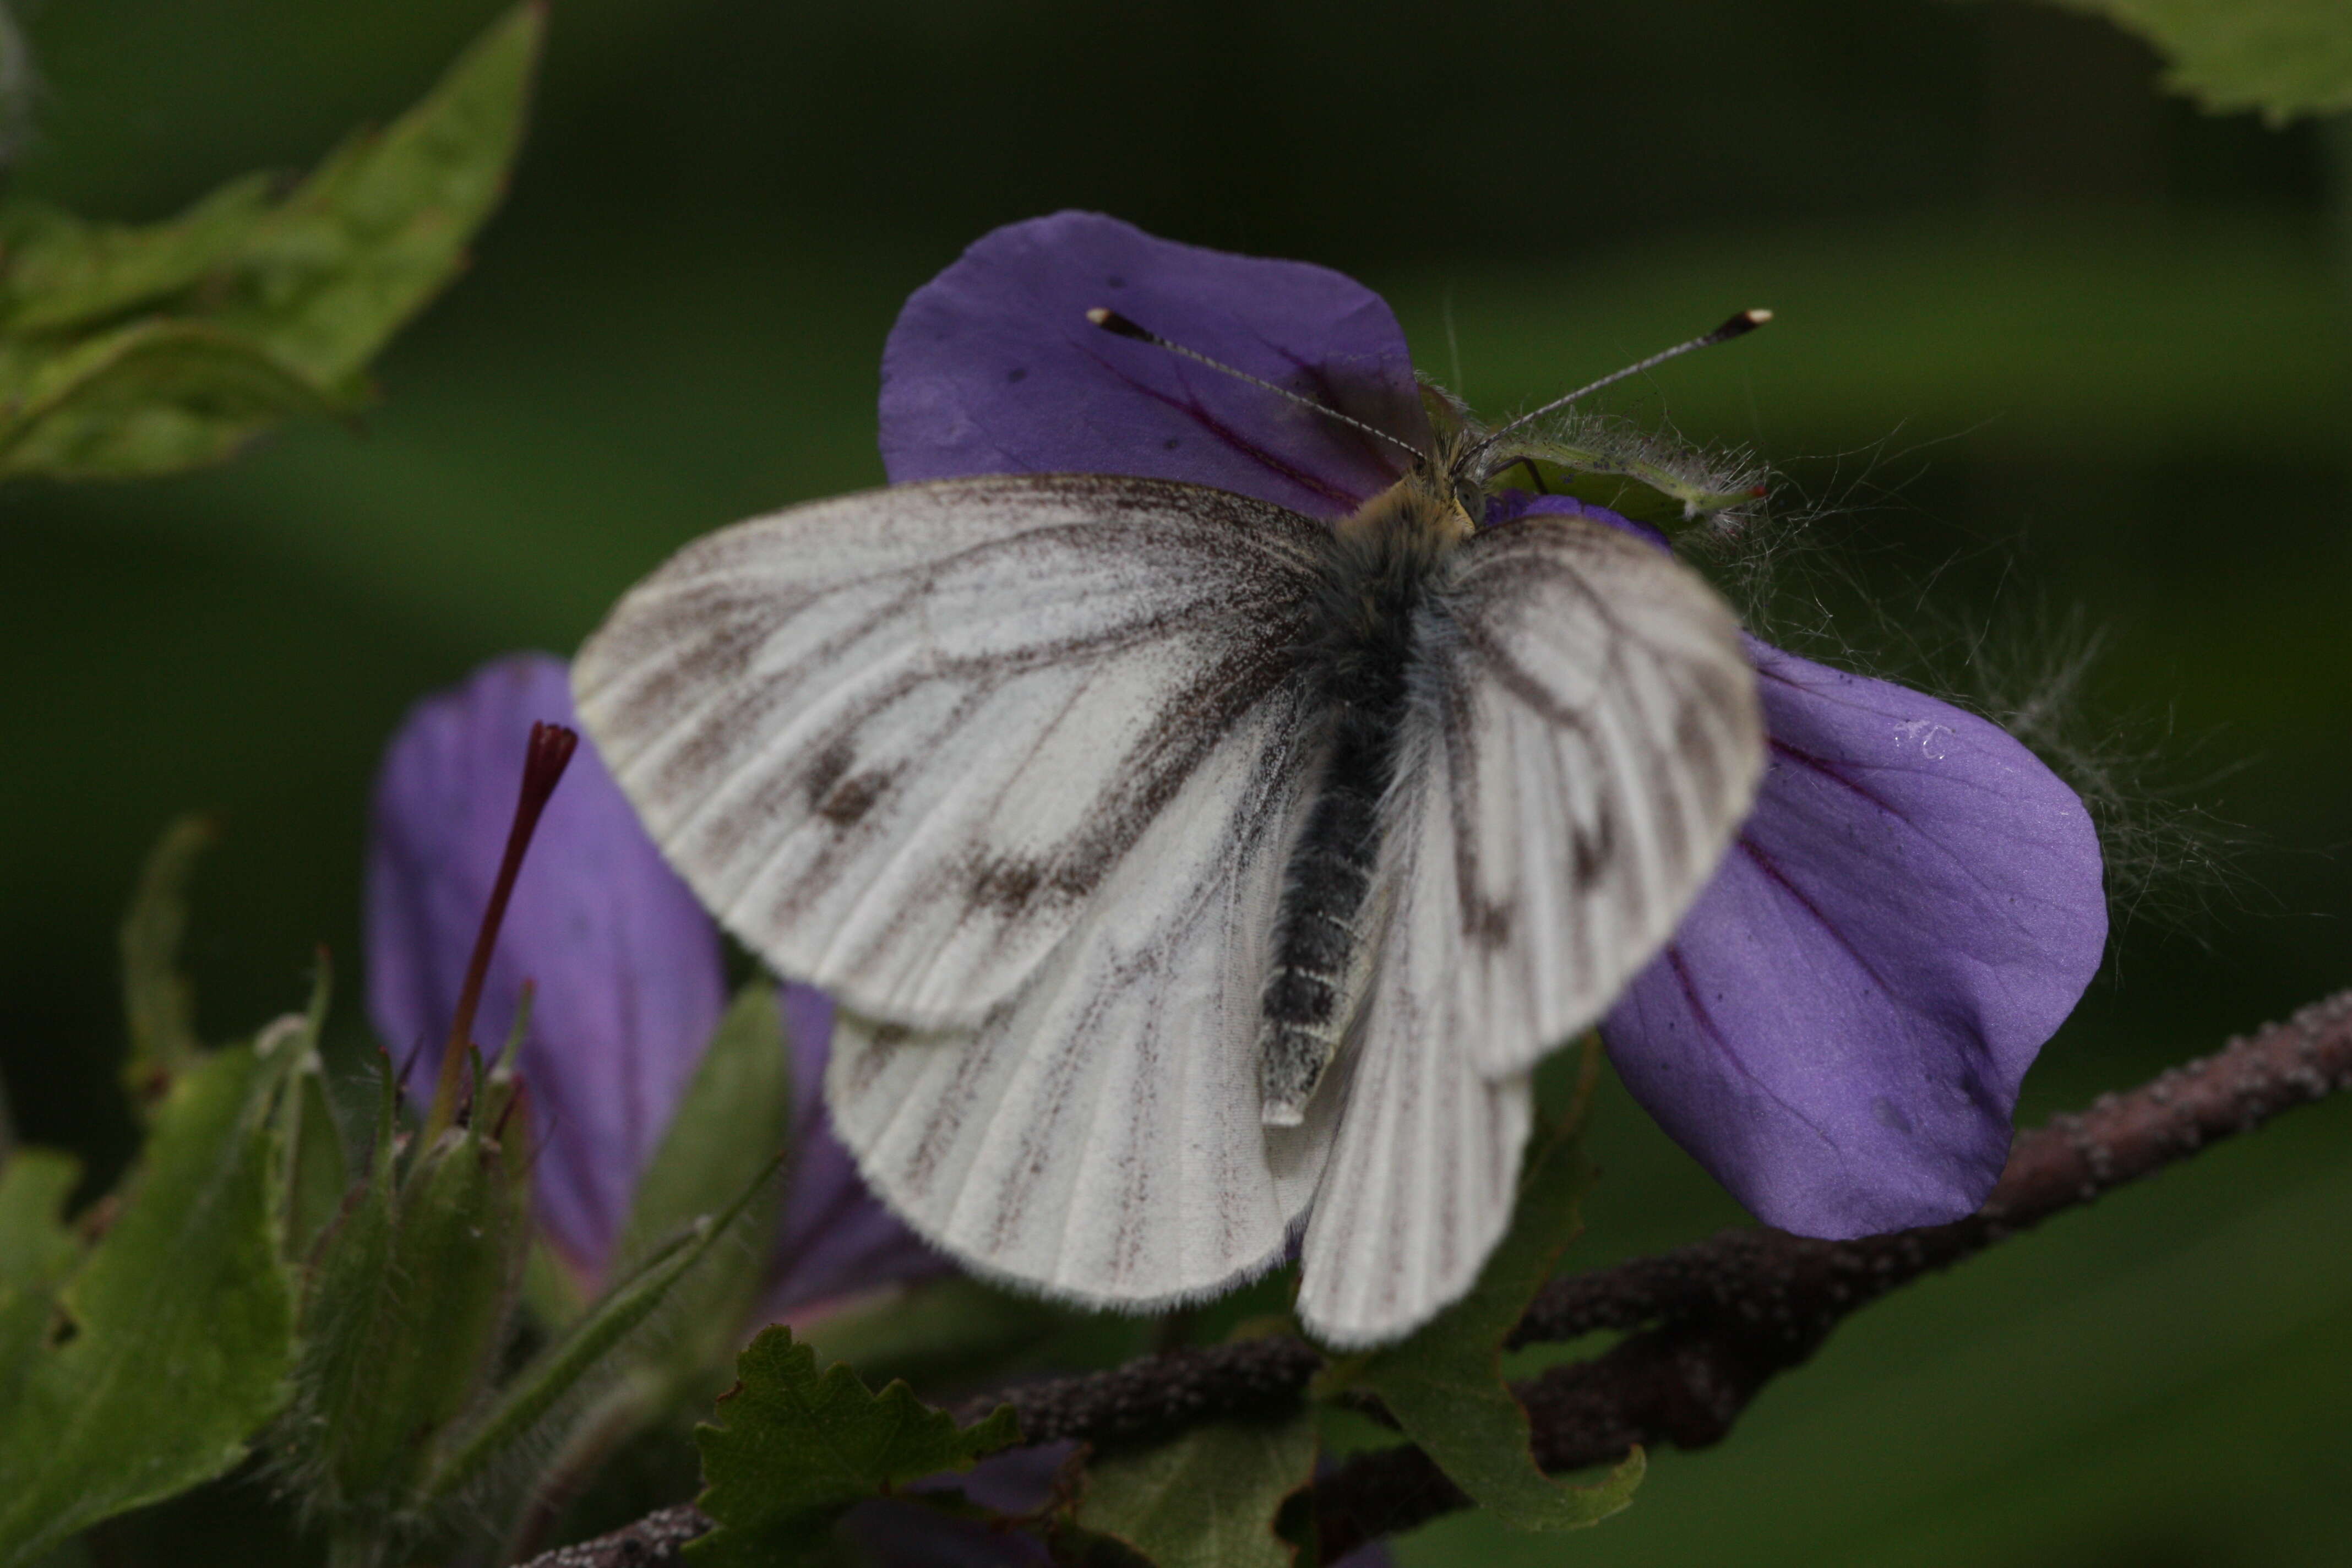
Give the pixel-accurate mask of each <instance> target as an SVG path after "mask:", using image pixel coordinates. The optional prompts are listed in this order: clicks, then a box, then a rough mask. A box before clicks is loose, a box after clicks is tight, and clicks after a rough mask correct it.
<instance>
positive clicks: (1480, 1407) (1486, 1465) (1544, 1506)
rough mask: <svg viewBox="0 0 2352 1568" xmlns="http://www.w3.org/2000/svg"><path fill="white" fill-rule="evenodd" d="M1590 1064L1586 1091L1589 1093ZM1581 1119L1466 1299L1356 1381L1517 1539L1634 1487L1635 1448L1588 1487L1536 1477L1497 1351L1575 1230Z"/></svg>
mask: <svg viewBox="0 0 2352 1568" xmlns="http://www.w3.org/2000/svg"><path fill="white" fill-rule="evenodd" d="M1592 1059H1593V1058H1590V1057H1588V1058H1587V1061H1588V1072H1587V1083H1588V1084H1589V1083H1590V1078H1591V1074H1590V1064H1591V1061H1592ZM1581 1119H1582V1118H1581V1108H1579V1110H1577V1111H1575V1112H1572V1113H1571V1114H1570V1116H1569V1117H1568V1119H1567V1120H1566V1121H1563V1122H1562V1123H1561V1124H1559V1126H1558V1127H1557V1128H1555V1129H1553V1130H1551V1131H1548V1132H1546V1133H1545V1134H1543V1135H1541V1136H1540V1138H1539V1140H1538V1144H1537V1146H1536V1147H1535V1148H1534V1149H1533V1150H1532V1151H1531V1152H1530V1156H1529V1158H1528V1166H1527V1170H1526V1173H1524V1174H1523V1175H1522V1177H1521V1178H1520V1183H1519V1199H1518V1206H1517V1210H1516V1211H1515V1212H1514V1213H1513V1215H1512V1216H1511V1228H1510V1232H1509V1234H1507V1236H1505V1237H1503V1241H1502V1245H1500V1246H1499V1247H1496V1249H1495V1255H1494V1256H1493V1257H1492V1258H1488V1259H1487V1260H1486V1268H1485V1270H1484V1271H1483V1272H1481V1273H1480V1275H1479V1276H1478V1283H1477V1285H1476V1286H1475V1287H1474V1288H1473V1289H1471V1291H1470V1294H1469V1295H1467V1296H1465V1297H1464V1298H1463V1299H1462V1300H1459V1301H1457V1302H1455V1303H1454V1305H1453V1306H1452V1307H1450V1308H1448V1309H1447V1310H1445V1311H1444V1312H1441V1313H1440V1314H1438V1316H1437V1317H1436V1319H1435V1320H1434V1321H1432V1322H1430V1323H1429V1324H1427V1325H1426V1326H1425V1327H1423V1329H1422V1330H1421V1331H1420V1332H1418V1333H1416V1334H1414V1335H1413V1336H1412V1338H1411V1339H1409V1340H1407V1341H1405V1342H1403V1343H1402V1344H1401V1345H1398V1346H1396V1347H1395V1348H1393V1349H1391V1350H1387V1351H1381V1352H1377V1353H1375V1354H1373V1355H1371V1356H1370V1357H1369V1358H1367V1359H1366V1360H1365V1361H1363V1362H1362V1363H1360V1365H1359V1366H1358V1367H1357V1368H1356V1369H1355V1375H1356V1377H1358V1378H1359V1379H1360V1380H1361V1381H1362V1382H1364V1383H1366V1384H1370V1386H1371V1387H1372V1388H1373V1389H1374V1390H1375V1391H1376V1392H1377V1393H1378V1394H1380V1396H1381V1399H1382V1401H1384V1402H1385V1403H1386V1404H1387V1405H1388V1407H1389V1411H1390V1413H1391V1414H1392V1415H1395V1416H1396V1418H1397V1423H1398V1425H1400V1426H1402V1427H1403V1428H1404V1432H1405V1435H1406V1436H1409V1437H1411V1438H1412V1440H1413V1441H1414V1442H1416V1443H1418V1444H1420V1445H1421V1446H1422V1447H1423V1449H1424V1450H1426V1451H1427V1453H1428V1455H1429V1457H1430V1458H1433V1459H1434V1460H1436V1461H1437V1465H1438V1468H1441V1469H1443V1470H1444V1472H1445V1473H1446V1474H1447V1475H1448V1476H1450V1477H1451V1478H1453V1479H1454V1484H1455V1485H1457V1486H1459V1487H1460V1488H1461V1489H1463V1490H1464V1491H1465V1492H1467V1493H1469V1494H1470V1496H1471V1497H1472V1498H1473V1499H1475V1500H1476V1501H1477V1502H1478V1503H1479V1504H1480V1505H1481V1506H1483V1507H1485V1508H1486V1509H1487V1510H1489V1511H1491V1512H1492V1513H1494V1514H1495V1515H1496V1517H1497V1518H1499V1519H1501V1520H1503V1521H1505V1522H1507V1523H1509V1524H1512V1525H1515V1526H1517V1528H1519V1529H1521V1530H1576V1529H1580V1528H1582V1527H1583V1526H1585V1525H1589V1524H1597V1523H1599V1522H1600V1521H1601V1520H1604V1519H1606V1518H1608V1517H1609V1516H1610V1515H1611V1514H1612V1513H1616V1512H1618V1511H1619V1510H1622V1509H1623V1508H1625V1507H1626V1506H1627V1505H1628V1504H1630V1503H1631V1502H1632V1501H1633V1489H1634V1488H1636V1487H1638V1486H1639V1485H1641V1482H1642V1474H1643V1468H1644V1461H1643V1454H1642V1450H1641V1449H1639V1448H1635V1449H1634V1450H1633V1452H1632V1453H1631V1454H1630V1455H1628V1456H1627V1458H1626V1459H1625V1462H1624V1463H1623V1464H1622V1465H1619V1466H1618V1467H1617V1468H1616V1469H1614V1470H1612V1472H1610V1474H1609V1476H1608V1478H1607V1479H1604V1480H1602V1481H1600V1482H1598V1483H1596V1484H1594V1485H1592V1486H1589V1487H1576V1486H1570V1485H1567V1484H1566V1483H1564V1482H1561V1481H1557V1480H1554V1479H1552V1478H1550V1477H1549V1476H1547V1475H1545V1474H1544V1473H1543V1471H1541V1470H1540V1469H1538V1468H1536V1462H1535V1457H1534V1455H1533V1454H1532V1453H1530V1452H1529V1450H1528V1413H1527V1411H1526V1409H1525V1408H1524V1407H1522V1406H1521V1405H1520V1404H1519V1402H1518V1401H1517V1400H1516V1399H1514V1398H1512V1397H1511V1391H1510V1388H1509V1387H1508V1385H1507V1384H1505V1383H1504V1381H1503V1352H1502V1343H1503V1338H1504V1336H1505V1335H1507V1334H1508V1333H1509V1332H1510V1331H1511V1329H1512V1327H1513V1325H1515V1324H1516V1323H1517V1322H1518V1321H1519V1318H1520V1316H1521V1315H1522V1314H1523V1313H1525V1312H1526V1311H1527V1310H1528V1302H1529V1301H1531V1300H1534V1299H1535V1293H1536V1291H1537V1289H1538V1288H1539V1287H1540V1286H1541V1285H1542V1284H1543V1282H1544V1281H1545V1280H1546V1279H1549V1278H1550V1276H1551V1272H1552V1270H1553V1268H1556V1267H1557V1266H1558V1265H1559V1258H1560V1254H1561V1253H1562V1252H1564V1251H1566V1250H1567V1248H1568V1244H1569V1243H1570V1242H1571V1241H1573V1240H1574V1239H1575V1238H1576V1236H1577V1233H1578V1232H1579V1231H1580V1229H1581V1228H1582V1226H1581V1224H1580V1221H1579V1220H1578V1218H1577V1204H1578V1201H1579V1200H1580V1198H1581V1197H1582V1196H1583V1194H1584V1192H1585V1190H1586V1189H1587V1188H1588V1187H1590V1186H1591V1183H1592V1170H1591V1164H1590V1163H1588V1162H1587V1161H1586V1159H1585V1157H1584V1151H1583V1147H1582V1145H1581V1143H1580V1141H1579V1137H1578V1131H1577V1130H1578V1126H1579V1123H1580V1121H1581Z"/></svg>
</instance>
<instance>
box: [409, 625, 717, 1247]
mask: <svg viewBox="0 0 2352 1568" xmlns="http://www.w3.org/2000/svg"><path fill="white" fill-rule="evenodd" d="M533 720H547V721H551V722H555V723H561V724H568V725H571V726H573V727H574V728H577V727H578V724H579V719H578V717H577V716H576V715H575V714H574V713H573V711H572V690H571V685H570V682H569V681H568V680H567V679H566V677H565V673H564V665H563V661H562V660H561V659H558V658H553V657H551V656H550V655H546V654H518V655H514V656H512V657H509V658H502V659H499V660H497V661H496V662H494V663H491V664H488V665H485V666H484V667H483V668H480V669H478V670H477V671H475V672H474V674H473V675H471V676H469V677H468V678H467V679H466V680H465V681H464V682H463V683H462V684H460V685H458V686H457V687H455V688H453V689H450V690H447V691H444V692H440V693H437V694H436V695H434V696H432V697H428V698H426V699H425V700H423V701H422V702H419V703H418V704H417V705H416V706H415V708H414V709H412V710H410V711H409V714H408V717H407V718H406V719H405V720H404V721H402V723H401V726H400V729H399V731H397V732H396V733H395V734H394V736H393V740H392V744H391V745H390V747H389V748H388V749H387V750H386V752H385V753H384V759H383V768H382V770H381V771H380V772H379V773H378V774H377V778H376V791H375V804H374V817H373V836H372V838H371V842H370V845H369V849H368V875H367V906H366V949H367V1003H368V1016H369V1018H370V1019H371V1020H372V1021H373V1024H374V1025H375V1028H376V1032H377V1034H378V1035H379V1036H380V1037H382V1038H383V1043H384V1046H385V1047H386V1048H387V1049H389V1050H390V1051H391V1052H392V1053H393V1055H394V1058H396V1059H400V1060H404V1059H406V1058H407V1057H408V1056H409V1054H410V1053H411V1052H414V1051H417V1050H420V1049H421V1050H422V1052H423V1053H424V1054H423V1057H422V1058H421V1060H420V1063H419V1065H418V1067H417V1068H416V1070H415V1072H414V1073H413V1074H412V1075H411V1077H410V1079H409V1092H410V1093H411V1094H412V1095H413V1096H416V1097H418V1098H419V1099H420V1100H422V1099H425V1098H429V1097H430V1095H431V1092H432V1085H433V1072H434V1066H435V1063H436V1061H437V1059H438V1058H437V1053H438V1051H439V1049H440V1047H441V1042H442V1040H443V1038H444V1037H445V1036H446V1034H447V1032H448V1028H449V1022H450V1017H451V1015H452V1014H453V1013H454V1012H455V1011H456V1008H457V992H458V989H459V987H460V986H461V985H462V984H464V981H465V973H466V964H467V959H468V958H469V957H470V956H471V954H472V952H473V945H474V936H475V932H476V931H477V930H478V927H479V925H480V922H481V919H482V909H483V906H484V905H485V904H486V903H487V902H488V900H489V894H490V885H491V883H492V882H493V881H494V880H495V879H496V878H497V875H498V869H499V858H500V857H501V855H502V854H503V852H504V850H505V847H506V840H507V829H508V826H509V821H510V819H511V817H512V816H513V813H514V806H515V793H516V789H517V785H518V782H519V781H520V777H521V769H522V757H523V746H524V742H525V741H526V739H527V738H528V737H529V735H530V726H531V721H533ZM526 980H529V981H531V982H533V983H534V984H535V987H536V995H535V997H534V999H533V1002H532V1006H531V1019H530V1033H529V1034H528V1035H527V1036H526V1037H525V1038H524V1040H523V1045H522V1053H521V1068H522V1073H523V1077H524V1080H525V1082H526V1083H528V1085H529V1086H530V1102H531V1104H532V1105H533V1107H534V1108H535V1110H536V1120H537V1122H538V1127H537V1129H536V1131H537V1133H538V1136H539V1138H540V1141H541V1148H540V1152H539V1153H538V1155H537V1163H536V1165H535V1167H534V1171H533V1179H534V1187H535V1195H536V1198H537V1204H538V1214H539V1217H540V1221H541V1224H542V1225H543V1226H545V1228H546V1230H547V1232H548V1234H549V1235H550V1236H551V1237H552V1238H553V1240H554V1241H555V1242H556V1244H557V1245H558V1246H559V1247H561V1248H562V1251H563V1252H564V1254H565V1255H566V1257H568V1258H570V1259H571V1261H572V1263H573V1264H574V1265H576V1266H577V1267H579V1268H581V1269H582V1270H583V1272H585V1273H587V1274H589V1275H591V1276H593V1275H594V1274H595V1273H597V1272H598V1271H599V1270H600V1269H601V1268H603V1266H604V1261H605V1257H606V1253H607V1252H608V1250H609V1249H610V1247H611V1246H612V1243H613V1239H614V1236H615V1235H616V1234H617V1233H618V1231H619V1229H620V1226H621V1223H622V1221H623V1220H624V1218H625V1216H626V1215H627V1213H628V1207H629V1198H630V1194H631V1193H632V1191H633V1190H634V1188H635V1184H636V1179H637V1175H638V1173H639V1172H640V1171H641V1170H643V1168H644V1166H645V1163H646V1159H647V1158H648V1157H650V1155H651V1154H652V1152H653V1149H654V1146H655V1144H656V1142H658V1141H659V1140H660V1138H661V1135H662V1132H663V1131H664V1129H665V1128H666V1127H667V1125H668V1122H669V1117H670V1112H671V1111H672V1110H675V1109H676V1107H677V1100H678V1096H679V1095H680V1093H681V1092H682V1091H683V1090H684V1089H685V1086H686V1082H687V1079H688V1078H689V1077H691V1076H692V1074H693V1072H694V1068H695V1064H696V1063H697V1061H698V1060H699V1059H700V1058H701V1054H702V1048H703V1047H704V1046H705V1044H707V1043H708V1042H709V1038H710V1032H711V1030H712V1028H713V1027H714V1026H716V1025H717V1024H718V1022H719V1014H720V1012H721V1011H722V1009H723V1008H724V1007H725V1005H726V1000H727V995H726V988H725V977H724V975H723V973H722V972H721V968H720V952H719V932H718V930H717V928H716V927H715V926H713V925H712V923H711V921H710V918H709V916H708V915H706V914H704V913H703V912H702V909H701V907H700V906H699V905H698V904H697V903H696V902H695V901H694V897H693V895H692V894H690V893H688V891H687V889H686V885H685V884H684V883H682V882H680V881H679V880H678V879H677V875H676V874H675V873H673V872H672V871H671V870H670V868H668V866H667V865H666V864H664V863H663V861H662V858H661V855H660V852H659V851H657V850H656V848H655V847H654V845H653V841H652V840H651V839H650V838H648V837H646V832H645V829H644V828H643V827H641V826H638V824H637V818H636V814H635V812H634V811H633V810H632V809H631V808H630V806H629V803H628V802H627V800H626V799H625V798H624V797H623V796H622V795H621V791H620V788H619V786H618V785H616V784H614V782H613V778H612V775H611V774H610V773H606V772H605V770H604V763H603V762H602V761H600V760H599V759H598V757H597V755H596V751H595V747H594V745H593V742H590V741H588V740H587V739H586V737H585V736H583V738H582V740H581V742H580V749H579V752H578V753H577V754H576V755H575V756H574V757H573V758H572V766H571V768H570V770H569V771H568V772H567V773H565V774H564V777H563V782H562V784H561V785H560V786H559V787H558V788H557V790H556V792H555V795H554V797H553V798H552V799H551V800H550V801H549V803H548V805H547V811H546V814H545V815H544V816H542V817H541V820H540V825H539V832H538V834H537V836H536V837H534V838H533V839H532V841H531V847H530V855H529V857H528V858H526V859H525V860H524V862H523V867H522V874H521V877H520V879H519V880H518V881H517V883H516V885H515V889H514V898H513V901H512V903H511V904H510V905H509V907H508V910H507V918H506V925H505V929H504V931H503V932H502V934H501V935H500V938H499V946H498V952H497V955H496V956H495V958H494V959H493V960H492V962H491V965H490V972H489V979H488V984H487V986H486V987H485V988H484V991H483V994H482V1005H481V1013H480V1016H479V1020H478V1024H477V1026H476V1038H477V1039H478V1040H479V1041H480V1042H481V1044H482V1047H483V1048H484V1050H485V1051H487V1052H489V1053H492V1054H495V1053H496V1052H497V1050H498V1049H499V1046H500V1045H501V1044H502V1043H503V1042H504V1040H505V1039H506V1037H507V1034H508V1031H509V1029H510V1028H511V1026H512V1025H513V1020H514V1013H515V1005H516V1002H517V999H518V998H519V996H520V994H521V990H522V984H523V982H524V981H526Z"/></svg>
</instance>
